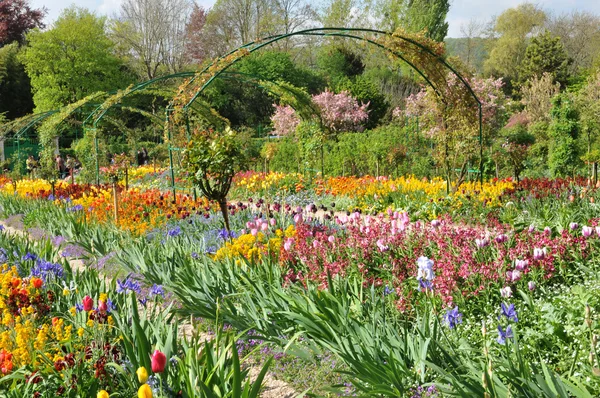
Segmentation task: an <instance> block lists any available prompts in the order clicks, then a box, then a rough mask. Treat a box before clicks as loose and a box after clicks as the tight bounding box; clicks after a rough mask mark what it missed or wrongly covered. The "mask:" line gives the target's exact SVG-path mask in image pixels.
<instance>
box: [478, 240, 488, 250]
mask: <svg viewBox="0 0 600 398" xmlns="http://www.w3.org/2000/svg"><path fill="white" fill-rule="evenodd" d="M489 244H490V240H489V239H488V238H482V239H475V245H477V247H478V248H480V249H482V248H484V247H486V246H489Z"/></svg>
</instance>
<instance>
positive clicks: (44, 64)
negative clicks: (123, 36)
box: [19, 7, 128, 112]
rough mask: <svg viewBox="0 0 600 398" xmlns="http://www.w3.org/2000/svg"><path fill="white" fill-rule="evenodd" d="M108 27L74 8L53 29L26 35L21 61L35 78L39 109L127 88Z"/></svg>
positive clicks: (34, 84) (100, 18)
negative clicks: (107, 31)
mask: <svg viewBox="0 0 600 398" xmlns="http://www.w3.org/2000/svg"><path fill="white" fill-rule="evenodd" d="M105 26H106V24H105V18H103V17H97V16H95V15H94V14H92V13H90V12H89V11H88V10H86V9H83V8H77V7H71V8H68V9H66V10H64V11H63V13H62V14H61V16H60V17H59V18H58V19H57V20H56V22H55V24H54V26H53V28H52V29H50V30H48V31H45V32H42V31H39V30H34V31H31V32H29V33H28V34H27V42H28V46H27V47H25V48H24V50H23V52H22V53H21V54H20V57H19V58H20V59H21V61H22V62H23V64H24V65H25V70H26V71H27V74H28V75H29V77H30V79H31V86H32V89H33V93H34V95H33V99H34V103H35V106H36V111H38V112H40V111H47V110H51V109H55V108H57V107H60V106H63V105H66V104H69V103H73V102H76V101H77V100H79V99H82V98H84V97H85V96H87V95H89V94H91V93H94V92H97V91H108V90H113V89H115V88H119V87H123V86H126V85H127V83H128V76H127V75H126V74H125V73H124V72H123V71H122V63H121V61H120V60H119V59H118V58H117V57H116V56H114V55H113V48H114V44H113V42H112V41H111V40H110V39H109V38H108V37H107V35H106V30H105Z"/></svg>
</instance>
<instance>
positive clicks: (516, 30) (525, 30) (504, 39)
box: [484, 3, 546, 90]
mask: <svg viewBox="0 0 600 398" xmlns="http://www.w3.org/2000/svg"><path fill="white" fill-rule="evenodd" d="M545 21H546V14H545V13H544V11H542V10H541V9H540V8H539V7H538V6H535V5H533V4H531V3H523V4H520V5H519V6H517V7H515V8H509V9H508V10H506V11H504V12H503V13H502V14H500V16H498V18H496V21H495V24H494V28H493V35H494V36H495V37H497V38H496V39H495V40H493V41H492V42H491V43H492V46H491V50H490V56H489V58H488V59H487V61H486V62H485V64H484V68H485V70H486V72H487V73H489V74H492V75H495V76H502V77H504V78H505V79H506V81H507V83H510V82H518V81H519V71H520V70H521V63H522V62H523V59H524V58H525V52H526V51H527V43H528V37H529V36H530V35H531V33H532V32H534V31H535V29H536V28H539V27H540V26H542V25H543V24H544V22H545ZM511 88H512V87H510V86H507V89H509V90H510V89H511Z"/></svg>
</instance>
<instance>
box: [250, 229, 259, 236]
mask: <svg viewBox="0 0 600 398" xmlns="http://www.w3.org/2000/svg"><path fill="white" fill-rule="evenodd" d="M250 233H251V234H252V236H256V235H258V229H256V228H252V229H251V230H250Z"/></svg>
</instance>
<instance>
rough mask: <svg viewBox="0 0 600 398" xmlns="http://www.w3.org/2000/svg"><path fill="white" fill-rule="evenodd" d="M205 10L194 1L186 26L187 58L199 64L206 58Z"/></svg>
mask: <svg viewBox="0 0 600 398" xmlns="http://www.w3.org/2000/svg"><path fill="white" fill-rule="evenodd" d="M206 16H207V12H206V10H205V9H204V8H202V7H199V6H198V5H197V4H196V3H194V9H193V11H192V14H191V15H190V20H189V21H188V24H187V26H186V29H185V30H186V33H185V39H186V40H185V52H186V55H187V59H188V60H189V61H190V62H192V63H195V64H201V63H202V61H204V60H205V59H206V55H207V54H206V45H207V43H206V35H205V31H204V26H205V25H206Z"/></svg>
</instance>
